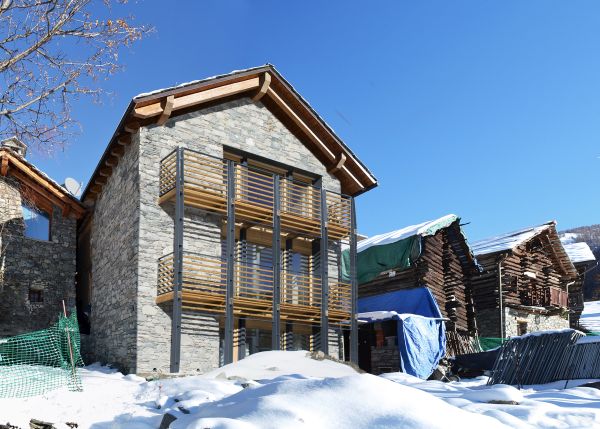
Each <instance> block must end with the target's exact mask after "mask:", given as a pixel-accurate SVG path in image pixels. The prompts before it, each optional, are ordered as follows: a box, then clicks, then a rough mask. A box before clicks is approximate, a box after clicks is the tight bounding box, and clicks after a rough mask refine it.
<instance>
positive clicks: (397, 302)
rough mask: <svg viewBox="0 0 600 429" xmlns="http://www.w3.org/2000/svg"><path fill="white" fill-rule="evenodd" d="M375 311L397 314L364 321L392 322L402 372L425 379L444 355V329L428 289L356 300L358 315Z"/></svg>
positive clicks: (409, 290) (390, 293)
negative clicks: (393, 323) (396, 330)
mask: <svg viewBox="0 0 600 429" xmlns="http://www.w3.org/2000/svg"><path fill="white" fill-rule="evenodd" d="M376 311H393V312H395V313H398V314H391V315H387V316H386V317H385V318H384V319H381V318H379V317H375V318H374V319H373V320H369V319H367V320H366V321H367V322H374V321H382V320H396V321H397V329H398V333H397V335H398V350H399V352H400V368H401V369H402V372H405V373H407V374H410V375H413V376H415V377H419V378H421V379H427V378H428V377H429V376H430V375H431V374H432V373H433V371H434V370H435V368H436V367H437V365H438V362H439V360H440V359H441V358H442V357H443V356H444V354H445V353H446V328H445V325H444V322H443V320H442V319H441V313H440V309H439V307H438V306H437V303H436V302H435V298H433V296H432V295H431V292H430V291H429V289H427V288H417V289H408V290H402V291H396V292H389V293H385V294H382V295H377V296H372V297H367V298H362V299H359V300H358V312H359V313H368V312H376ZM361 320H365V318H363V317H361Z"/></svg>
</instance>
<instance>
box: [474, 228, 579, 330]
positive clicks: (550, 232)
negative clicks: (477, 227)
mask: <svg viewBox="0 0 600 429" xmlns="http://www.w3.org/2000/svg"><path fill="white" fill-rule="evenodd" d="M471 248H472V249H473V252H474V253H475V256H476V257H477V261H478V262H479V263H480V264H481V266H482V267H483V272H482V273H481V274H479V275H476V276H474V277H473V279H472V285H473V301H474V303H475V314H476V315H477V326H478V329H479V333H480V336H482V337H493V338H509V337H512V336H516V335H522V334H525V333H527V332H535V331H543V330H549V329H564V328H568V327H569V318H568V314H569V305H568V289H569V287H570V286H571V285H573V283H574V282H575V280H576V279H577V276H578V274H577V270H576V269H575V267H574V266H573V263H572V262H571V260H570V259H569V256H568V255H567V253H566V251H565V249H564V247H563V245H562V243H561V241H560V238H559V236H558V234H557V232H556V222H548V223H545V224H543V225H540V226H536V227H531V228H525V229H522V230H519V231H515V232H511V233H507V234H502V235H499V236H497V237H492V238H488V239H484V240H480V241H476V242H474V243H471Z"/></svg>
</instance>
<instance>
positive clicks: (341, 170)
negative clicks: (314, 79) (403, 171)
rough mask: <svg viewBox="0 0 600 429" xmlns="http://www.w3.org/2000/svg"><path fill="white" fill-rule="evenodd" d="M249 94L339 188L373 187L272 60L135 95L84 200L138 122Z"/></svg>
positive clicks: (159, 120) (351, 191)
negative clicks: (289, 132) (338, 182)
mask: <svg viewBox="0 0 600 429" xmlns="http://www.w3.org/2000/svg"><path fill="white" fill-rule="evenodd" d="M242 97H249V98H251V99H252V100H253V101H255V102H257V101H261V103H263V104H264V105H265V107H267V108H268V109H269V110H270V111H271V112H273V114H274V115H275V116H276V117H277V118H278V119H279V120H281V121H282V123H283V124H285V125H286V127H287V128H288V129H289V130H290V131H291V132H293V133H294V134H295V135H296V136H297V137H298V138H299V139H300V140H301V141H302V142H303V143H304V144H305V145H306V146H307V148H308V149H309V150H310V151H311V152H312V153H313V154H314V155H315V156H316V157H317V158H318V159H319V160H320V161H321V162H322V163H323V164H324V165H325V166H326V167H327V170H328V171H329V173H330V174H333V175H335V176H336V177H337V178H338V179H339V180H340V183H341V187H342V192H343V193H345V194H348V195H351V196H357V195H359V194H361V193H363V192H366V191H368V190H369V189H372V188H374V187H376V186H377V179H376V178H375V176H374V175H373V174H372V173H371V172H370V171H369V170H368V169H367V168H366V166H365V165H364V164H363V163H362V162H361V161H360V160H359V159H358V158H357V157H356V155H355V154H354V153H353V152H352V151H351V150H350V149H349V148H348V147H347V146H346V145H345V144H344V143H343V142H342V141H341V140H340V138H339V137H337V135H336V134H335V133H334V132H333V130H332V129H331V128H330V127H329V126H328V125H327V123H325V121H324V120H323V119H322V118H321V117H320V116H319V115H318V114H317V113H316V112H315V111H314V110H313V109H312V107H311V106H310V105H309V104H308V103H307V102H306V101H305V100H304V99H303V98H302V97H301V96H300V95H299V94H298V93H297V92H296V91H295V90H294V88H293V87H292V86H291V85H290V84H289V83H288V82H287V81H286V80H285V79H284V78H283V76H281V74H279V72H278V71H277V70H276V69H275V68H274V67H273V66H272V65H265V66H261V67H256V68H253V69H248V70H243V71H239V72H232V73H229V74H227V75H222V76H217V77H213V78H208V79H205V80H202V81H197V82H193V83H189V84H184V85H181V86H178V87H172V88H167V89H164V90H158V91H155V92H152V93H149V94H142V95H140V96H137V97H135V98H134V99H133V100H132V101H131V103H130V104H129V107H128V108H127V110H126V112H125V114H124V115H123V118H122V119H121V122H120V123H119V125H118V126H117V129H116V131H115V133H114V134H113V137H112V139H111V141H110V143H109V145H108V147H107V149H106V151H105V152H104V154H103V156H102V158H101V160H100V162H99V164H98V166H97V167H96V170H95V171H94V173H93V175H92V178H91V179H90V182H89V183H88V186H87V187H86V189H85V191H84V192H83V196H82V199H83V201H84V202H86V203H91V202H93V201H94V200H95V199H96V197H97V196H98V195H99V194H100V192H101V191H102V186H103V185H104V184H105V183H106V181H107V178H108V177H109V176H110V174H111V173H112V167H114V166H115V165H117V164H118V162H119V157H120V156H121V155H122V154H123V151H124V146H126V145H128V144H129V143H130V142H131V135H132V134H134V133H136V132H137V131H138V130H139V128H140V127H142V126H146V125H150V124H158V125H162V124H164V123H166V121H167V120H168V119H169V118H171V117H175V116H178V115H182V114H185V113H189V112H191V111H195V110H199V109H202V108H206V107H208V106H212V105H215V104H219V103H223V102H225V101H228V100H231V99H235V98H242Z"/></svg>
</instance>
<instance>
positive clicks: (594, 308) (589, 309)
mask: <svg viewBox="0 0 600 429" xmlns="http://www.w3.org/2000/svg"><path fill="white" fill-rule="evenodd" d="M579 323H581V325H582V326H583V327H584V328H586V329H589V330H590V331H592V332H600V301H588V302H585V303H584V304H583V313H581V319H579Z"/></svg>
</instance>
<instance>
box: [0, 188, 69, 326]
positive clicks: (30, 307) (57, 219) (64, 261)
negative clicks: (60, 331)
mask: <svg viewBox="0 0 600 429" xmlns="http://www.w3.org/2000/svg"><path fill="white" fill-rule="evenodd" d="M50 218H51V220H50V230H51V237H50V241H42V240H35V239H31V238H27V237H25V236H24V227H23V215H22V210H21V194H20V191H19V185H18V183H17V182H16V181H13V180H12V179H6V178H0V231H1V234H0V235H1V237H0V249H3V252H0V253H1V254H0V267H3V268H4V277H3V281H2V279H0V337H4V336H12V335H17V334H21V333H25V332H30V331H34V330H38V329H45V328H47V327H48V326H50V325H51V324H53V323H55V322H56V321H57V320H58V315H59V313H62V311H63V310H62V301H63V300H64V301H65V303H66V304H67V306H68V307H74V306H75V247H76V243H75V234H76V220H75V219H71V218H64V217H63V216H62V212H61V210H59V209H58V208H55V209H54V211H53V213H52V214H51V216H50ZM30 289H34V290H39V291H41V293H42V300H43V302H39V303H37V302H35V303H34V302H30V301H29V290H30Z"/></svg>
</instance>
